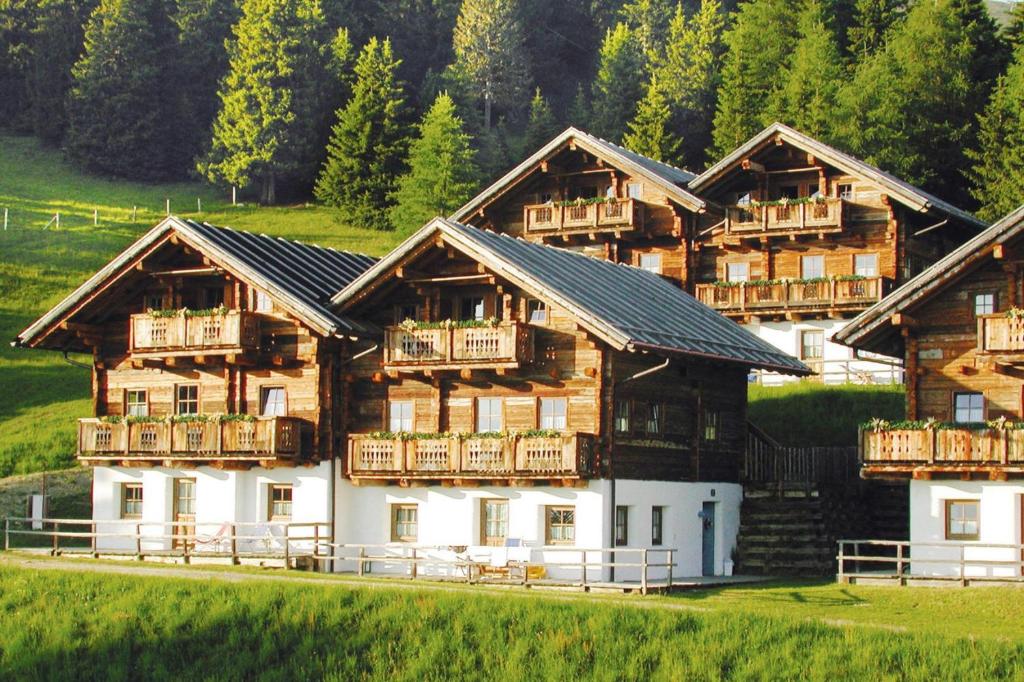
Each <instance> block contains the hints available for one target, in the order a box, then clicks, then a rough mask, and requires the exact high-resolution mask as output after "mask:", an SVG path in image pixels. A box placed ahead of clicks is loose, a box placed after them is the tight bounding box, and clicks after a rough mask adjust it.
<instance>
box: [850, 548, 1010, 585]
mask: <svg viewBox="0 0 1024 682" xmlns="http://www.w3.org/2000/svg"><path fill="white" fill-rule="evenodd" d="M838 545H839V553H838V555H837V556H836V559H837V560H838V564H839V572H838V575H837V578H838V581H839V582H840V583H847V582H851V580H855V579H857V578H870V579H886V578H888V579H893V580H896V581H898V582H899V583H900V584H905V583H906V582H908V581H910V580H913V579H918V580H933V581H938V580H945V581H952V582H957V583H959V584H960V585H961V586H966V585H967V584H968V583H969V582H971V581H977V580H982V581H984V580H998V581H1010V582H1021V581H1024V545H1022V544H995V543H980V542H906V541H900V540H839V541H838ZM913 569H917V570H913Z"/></svg>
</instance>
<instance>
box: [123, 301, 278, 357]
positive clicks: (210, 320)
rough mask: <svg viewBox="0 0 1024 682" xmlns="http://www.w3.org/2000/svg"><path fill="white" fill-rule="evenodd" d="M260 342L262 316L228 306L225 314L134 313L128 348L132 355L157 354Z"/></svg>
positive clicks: (252, 346)
mask: <svg viewBox="0 0 1024 682" xmlns="http://www.w3.org/2000/svg"><path fill="white" fill-rule="evenodd" d="M259 343H260V318H259V315H257V314H256V313H252V312H247V311H241V310H229V311H227V312H226V313H224V314H222V315H221V314H213V315H188V314H187V311H183V312H182V313H180V314H178V315H176V316H174V317H166V316H154V315H151V314H150V313H141V314H138V315H132V317H131V335H130V337H129V351H130V352H131V353H132V355H136V356H138V355H142V356H158V355H161V354H163V353H172V352H181V351H185V352H196V353H200V352H210V351H225V350H237V351H245V350H254V349H256V348H257V347H258V346H259Z"/></svg>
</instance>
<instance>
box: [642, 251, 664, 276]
mask: <svg viewBox="0 0 1024 682" xmlns="http://www.w3.org/2000/svg"><path fill="white" fill-rule="evenodd" d="M640 269H641V270H646V271H647V272H653V273H654V274H656V275H660V274H661V254H660V253H641V254H640Z"/></svg>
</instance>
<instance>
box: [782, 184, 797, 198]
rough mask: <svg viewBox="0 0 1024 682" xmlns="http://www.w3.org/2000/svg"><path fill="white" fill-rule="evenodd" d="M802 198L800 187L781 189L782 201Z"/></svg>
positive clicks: (783, 187) (789, 186) (784, 186)
mask: <svg viewBox="0 0 1024 682" xmlns="http://www.w3.org/2000/svg"><path fill="white" fill-rule="evenodd" d="M799 196H800V186H799V185H783V186H781V187H779V198H780V199H796V198H798V197H799Z"/></svg>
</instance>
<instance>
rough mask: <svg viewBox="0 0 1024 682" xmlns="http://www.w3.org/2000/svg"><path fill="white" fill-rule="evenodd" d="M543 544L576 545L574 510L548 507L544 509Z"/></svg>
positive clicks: (571, 508)
mask: <svg viewBox="0 0 1024 682" xmlns="http://www.w3.org/2000/svg"><path fill="white" fill-rule="evenodd" d="M545 515H546V520H545V524H544V529H545V533H544V542H545V544H548V545H572V544H575V543H576V508H575V507H561V506H549V507H546V508H545Z"/></svg>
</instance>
